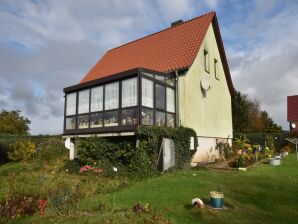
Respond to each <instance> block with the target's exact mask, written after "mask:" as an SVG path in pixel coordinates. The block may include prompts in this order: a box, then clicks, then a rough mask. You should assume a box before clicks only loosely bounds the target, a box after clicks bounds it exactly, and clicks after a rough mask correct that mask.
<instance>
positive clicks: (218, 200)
mask: <svg viewBox="0 0 298 224" xmlns="http://www.w3.org/2000/svg"><path fill="white" fill-rule="evenodd" d="M210 198H211V205H212V207H213V208H216V209H221V208H222V207H223V198H224V196H223V193H222V192H218V191H211V192H210Z"/></svg>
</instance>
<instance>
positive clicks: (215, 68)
mask: <svg viewBox="0 0 298 224" xmlns="http://www.w3.org/2000/svg"><path fill="white" fill-rule="evenodd" d="M214 74H215V78H216V79H218V80H219V76H218V61H217V60H216V59H214Z"/></svg>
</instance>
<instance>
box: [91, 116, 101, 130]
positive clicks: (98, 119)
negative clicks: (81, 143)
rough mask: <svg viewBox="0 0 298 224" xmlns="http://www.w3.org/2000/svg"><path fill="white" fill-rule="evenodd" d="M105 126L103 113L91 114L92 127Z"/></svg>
mask: <svg viewBox="0 0 298 224" xmlns="http://www.w3.org/2000/svg"><path fill="white" fill-rule="evenodd" d="M102 126H103V115H102V113H94V114H90V128H100V127H102Z"/></svg>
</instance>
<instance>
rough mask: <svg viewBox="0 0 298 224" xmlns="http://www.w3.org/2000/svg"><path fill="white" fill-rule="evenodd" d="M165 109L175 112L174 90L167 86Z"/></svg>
mask: <svg viewBox="0 0 298 224" xmlns="http://www.w3.org/2000/svg"><path fill="white" fill-rule="evenodd" d="M167 111H169V112H172V113H175V91H174V90H173V89H171V88H167Z"/></svg>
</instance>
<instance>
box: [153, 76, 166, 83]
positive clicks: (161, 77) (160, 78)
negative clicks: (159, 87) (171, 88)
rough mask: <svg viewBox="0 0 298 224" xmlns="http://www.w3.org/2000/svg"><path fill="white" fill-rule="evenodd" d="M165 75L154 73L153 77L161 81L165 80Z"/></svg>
mask: <svg viewBox="0 0 298 224" xmlns="http://www.w3.org/2000/svg"><path fill="white" fill-rule="evenodd" d="M165 78H166V77H165V76H162V75H155V79H156V80H159V81H162V82H165V81H166V80H165Z"/></svg>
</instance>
